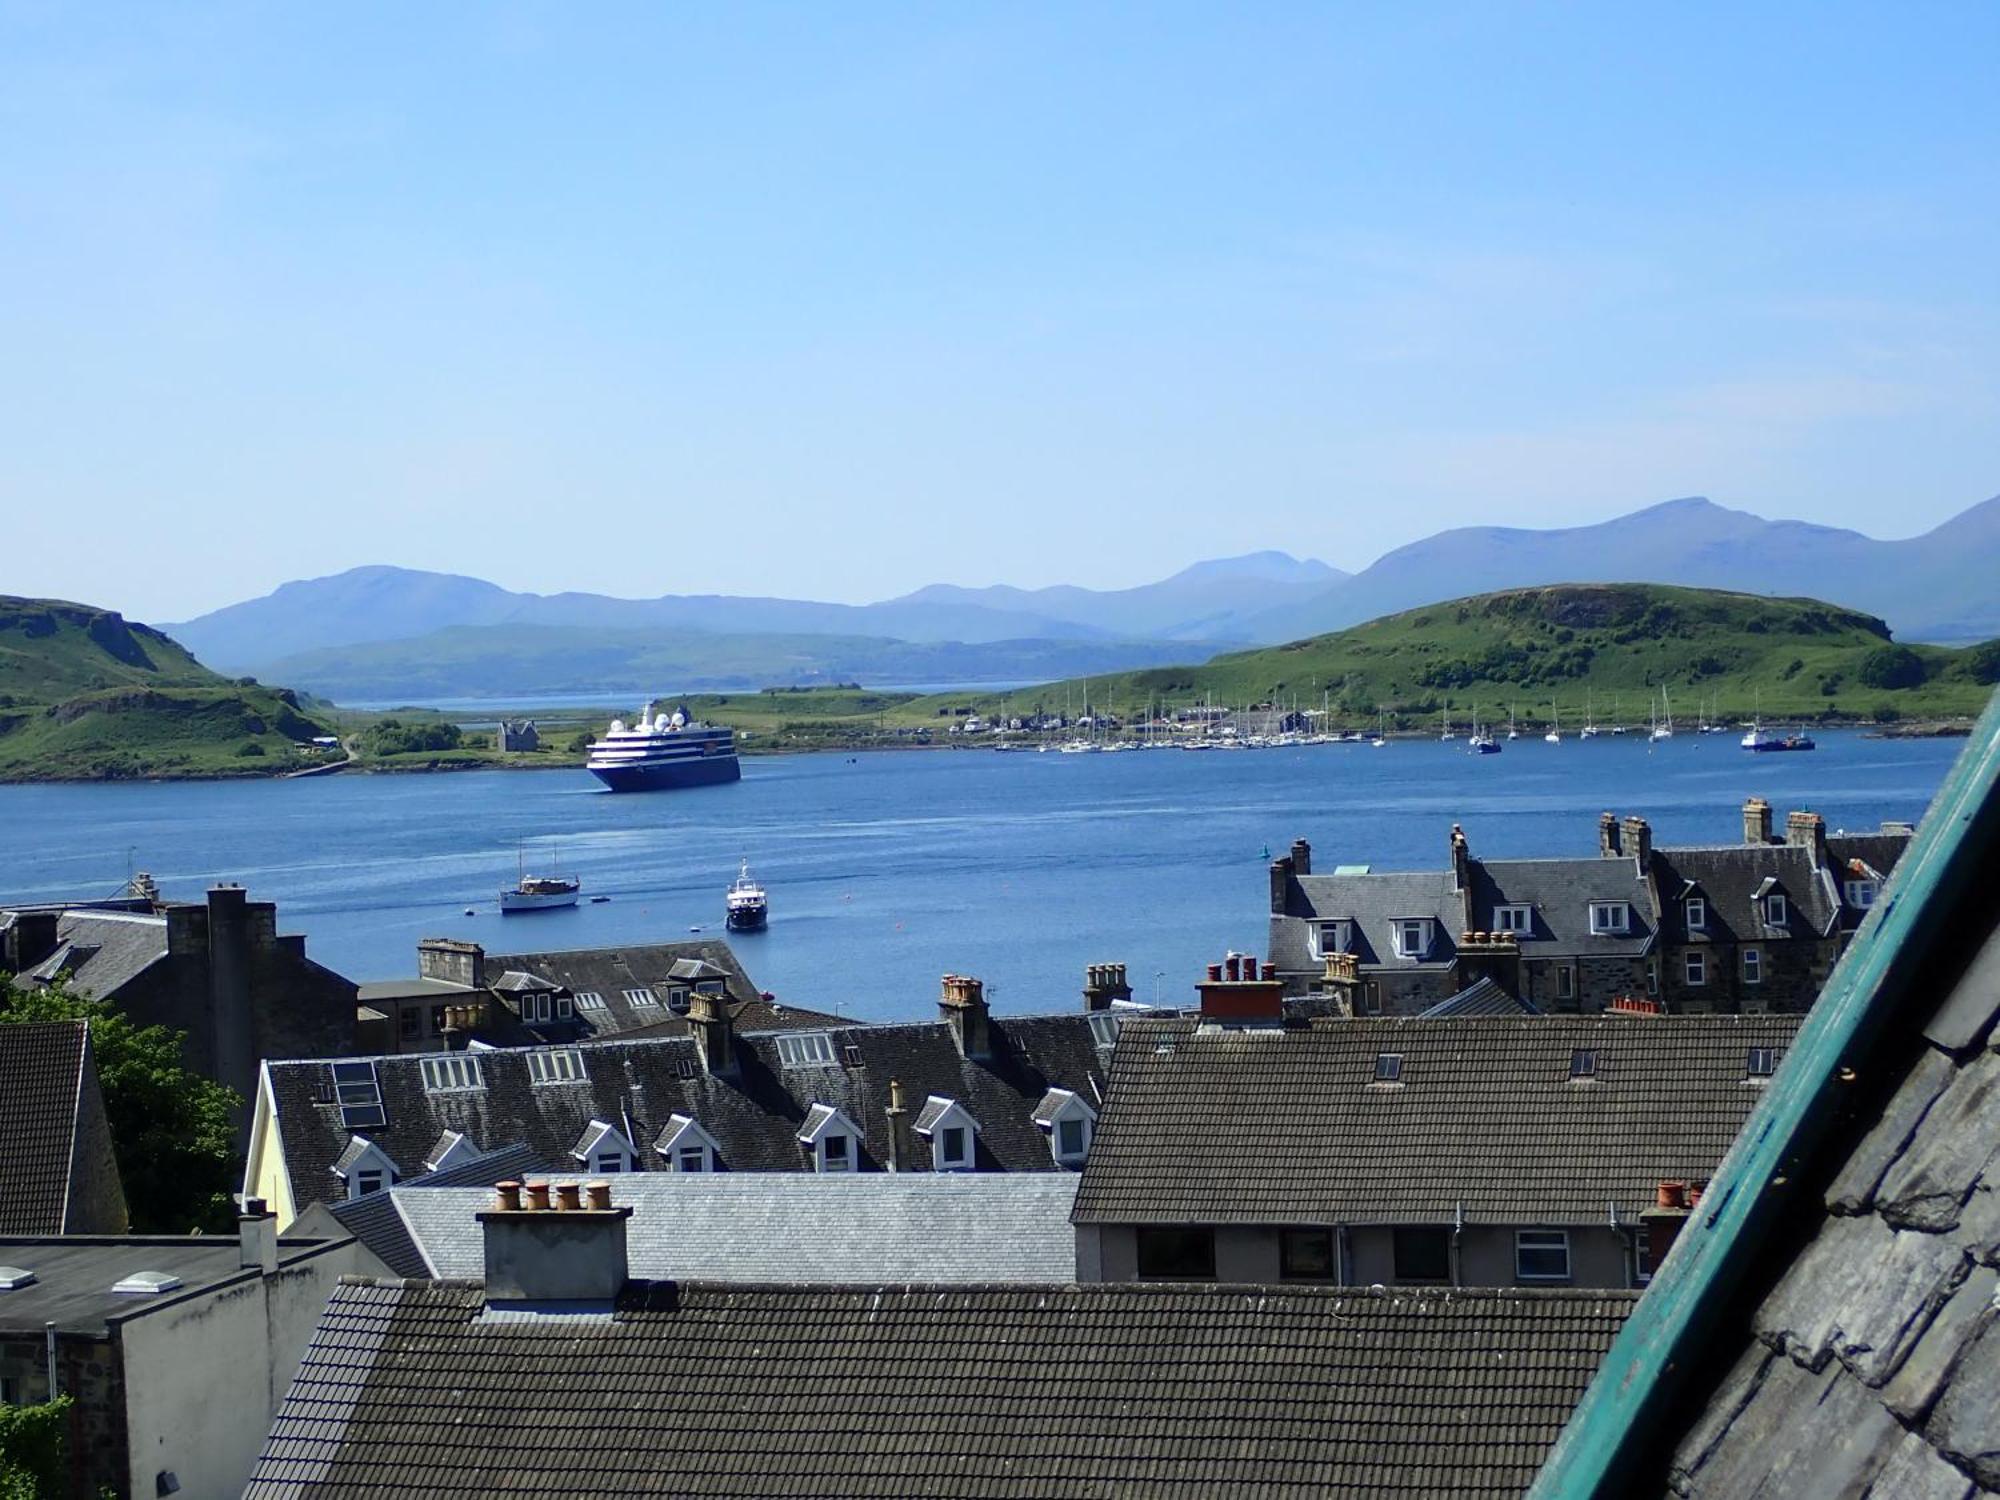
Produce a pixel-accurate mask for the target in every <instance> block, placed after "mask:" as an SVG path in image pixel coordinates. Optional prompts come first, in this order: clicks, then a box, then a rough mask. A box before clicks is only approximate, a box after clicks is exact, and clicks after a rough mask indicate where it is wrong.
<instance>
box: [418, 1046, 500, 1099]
mask: <svg viewBox="0 0 2000 1500" xmlns="http://www.w3.org/2000/svg"><path fill="white" fill-rule="evenodd" d="M418 1067H420V1068H421V1069H422V1070H423V1075H424V1092H425V1093H427V1094H462V1093H468V1092H470V1091H471V1090H473V1089H483V1088H485V1087H486V1080H485V1079H484V1078H482V1077H481V1076H480V1073H479V1059H478V1058H476V1057H474V1056H472V1055H471V1054H470V1053H467V1052H447V1053H445V1054H444V1055H442V1056H440V1057H426V1058H424V1059H422V1060H421V1061H420V1062H419V1063H418Z"/></svg>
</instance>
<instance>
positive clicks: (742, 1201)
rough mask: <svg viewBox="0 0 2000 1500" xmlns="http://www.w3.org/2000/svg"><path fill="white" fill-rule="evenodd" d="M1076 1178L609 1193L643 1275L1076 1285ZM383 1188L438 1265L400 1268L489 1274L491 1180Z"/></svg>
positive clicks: (622, 1183) (873, 1180)
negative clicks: (624, 1213) (623, 1213)
mask: <svg viewBox="0 0 2000 1500" xmlns="http://www.w3.org/2000/svg"><path fill="white" fill-rule="evenodd" d="M576 1176H577V1174H576V1173H574V1172H572V1173H569V1174H566V1175H564V1176H561V1177H557V1178H555V1179H553V1180H557V1181H568V1180H574V1179H575V1178H576ZM1076 1181H1077V1179H1076V1177H1075V1175H1074V1174H1073V1173H1061V1172H1054V1173H1052V1172H1035V1173H1027V1172H1022V1173H995V1174H988V1175H983V1176H982V1175H979V1174H976V1173H975V1174H953V1173H934V1172H894V1173H891V1172H863V1173H858V1174H857V1173H849V1174H844V1175H839V1176H829V1177H821V1176H817V1175H811V1174H806V1173H799V1172H721V1173H709V1172H701V1173H685V1174H684V1173H679V1172H660V1173H654V1174H651V1175H645V1176H636V1177H613V1178H611V1179H610V1183H611V1201H612V1202H613V1203H615V1204H618V1205H621V1206H622V1205H627V1204H629V1205H631V1206H632V1207H633V1208H634V1210H635V1212H634V1213H633V1215H632V1218H631V1220H630V1221H629V1234H628V1238H627V1242H626V1243H627V1255H628V1258H629V1262H630V1265H631V1268H632V1274H633V1275H634V1276H638V1277H644V1278H647V1279H651V1280H681V1281H687V1280H696V1281H729V1282H747V1283H770V1284H780V1283H794V1282H833V1283H858V1282H954V1283H965V1282H1060V1281H1072V1280H1074V1279H1075V1277H1076V1232H1075V1230H1074V1229H1072V1228H1071V1227H1070V1222H1069V1211H1070V1203H1071V1201H1072V1200H1073V1199H1074V1198H1075V1196H1076ZM378 1196H380V1197H394V1198H395V1199H396V1200H397V1207H398V1208H399V1209H400V1211H401V1218H402V1221H403V1224H404V1226H406V1229H407V1232H408V1233H409V1234H410V1235H411V1236H412V1237H413V1240H414V1243H415V1245H417V1246H418V1247H420V1249H421V1262H420V1263H422V1264H425V1265H427V1266H428V1267H429V1269H428V1270H418V1271H413V1272H412V1271H399V1272H398V1274H402V1275H417V1276H424V1275H437V1276H469V1277H477V1276H480V1275H481V1274H483V1271H484V1268H485V1241H484V1237H483V1235H482V1232H481V1226H480V1224H479V1221H478V1220H477V1218H475V1217H474V1216H475V1215H476V1214H477V1213H478V1212H479V1211H480V1210H481V1209H485V1208H490V1207H491V1206H492V1200H493V1194H492V1192H491V1190H490V1189H487V1188H472V1187H461V1188H448V1189H442V1190H439V1189H428V1188H419V1189H409V1188H397V1189H395V1190H394V1191H393V1193H385V1194H379V1195H378ZM356 1234H357V1237H359V1238H362V1239H363V1240H366V1239H367V1236H365V1235H361V1234H360V1231H358V1230H357V1231H356ZM371 1248H373V1246H372V1244H371ZM378 1253H379V1252H378ZM383 1259H384V1260H385V1261H387V1260H388V1257H387V1256H384V1257H383Z"/></svg>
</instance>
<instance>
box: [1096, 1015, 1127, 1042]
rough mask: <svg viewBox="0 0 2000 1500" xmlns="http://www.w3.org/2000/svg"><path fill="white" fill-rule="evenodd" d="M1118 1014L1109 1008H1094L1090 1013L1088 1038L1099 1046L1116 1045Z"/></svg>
mask: <svg viewBox="0 0 2000 1500" xmlns="http://www.w3.org/2000/svg"><path fill="white" fill-rule="evenodd" d="M1120 1024H1121V1022H1120V1018H1119V1015H1118V1013H1117V1012H1116V1011H1111V1010H1094V1011H1092V1012H1091V1013H1090V1039H1091V1041H1093V1042H1095V1043H1096V1044H1097V1045H1098V1046H1100V1047H1115V1046H1117V1045H1118V1027H1119V1025H1120Z"/></svg>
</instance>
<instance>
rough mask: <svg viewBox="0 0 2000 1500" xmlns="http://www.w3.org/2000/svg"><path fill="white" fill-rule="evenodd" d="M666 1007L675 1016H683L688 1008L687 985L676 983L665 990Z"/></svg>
mask: <svg viewBox="0 0 2000 1500" xmlns="http://www.w3.org/2000/svg"><path fill="white" fill-rule="evenodd" d="M667 1009H668V1010H670V1011H672V1012H673V1013H674V1014H675V1015H677V1016H684V1015H686V1014H687V1009H688V987H687V986H686V985H684V984H677V985H675V986H674V987H673V988H672V989H670V990H668V991H667Z"/></svg>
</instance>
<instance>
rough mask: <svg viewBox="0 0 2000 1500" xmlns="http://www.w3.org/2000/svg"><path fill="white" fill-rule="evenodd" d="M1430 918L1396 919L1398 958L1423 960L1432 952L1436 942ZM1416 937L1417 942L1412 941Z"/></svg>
mask: <svg viewBox="0 0 2000 1500" xmlns="http://www.w3.org/2000/svg"><path fill="white" fill-rule="evenodd" d="M1431 922H1432V919H1431V918H1430V917H1398V918H1396V956H1397V957H1398V958H1414V959H1418V960H1421V959H1423V958H1424V957H1425V955H1427V954H1428V953H1429V952H1430V951H1431V944H1432V943H1433V942H1434V941H1435V939H1434V938H1433V937H1432V934H1431ZM1413 936H1414V938H1415V941H1412V940H1411V939H1412V937H1413Z"/></svg>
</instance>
